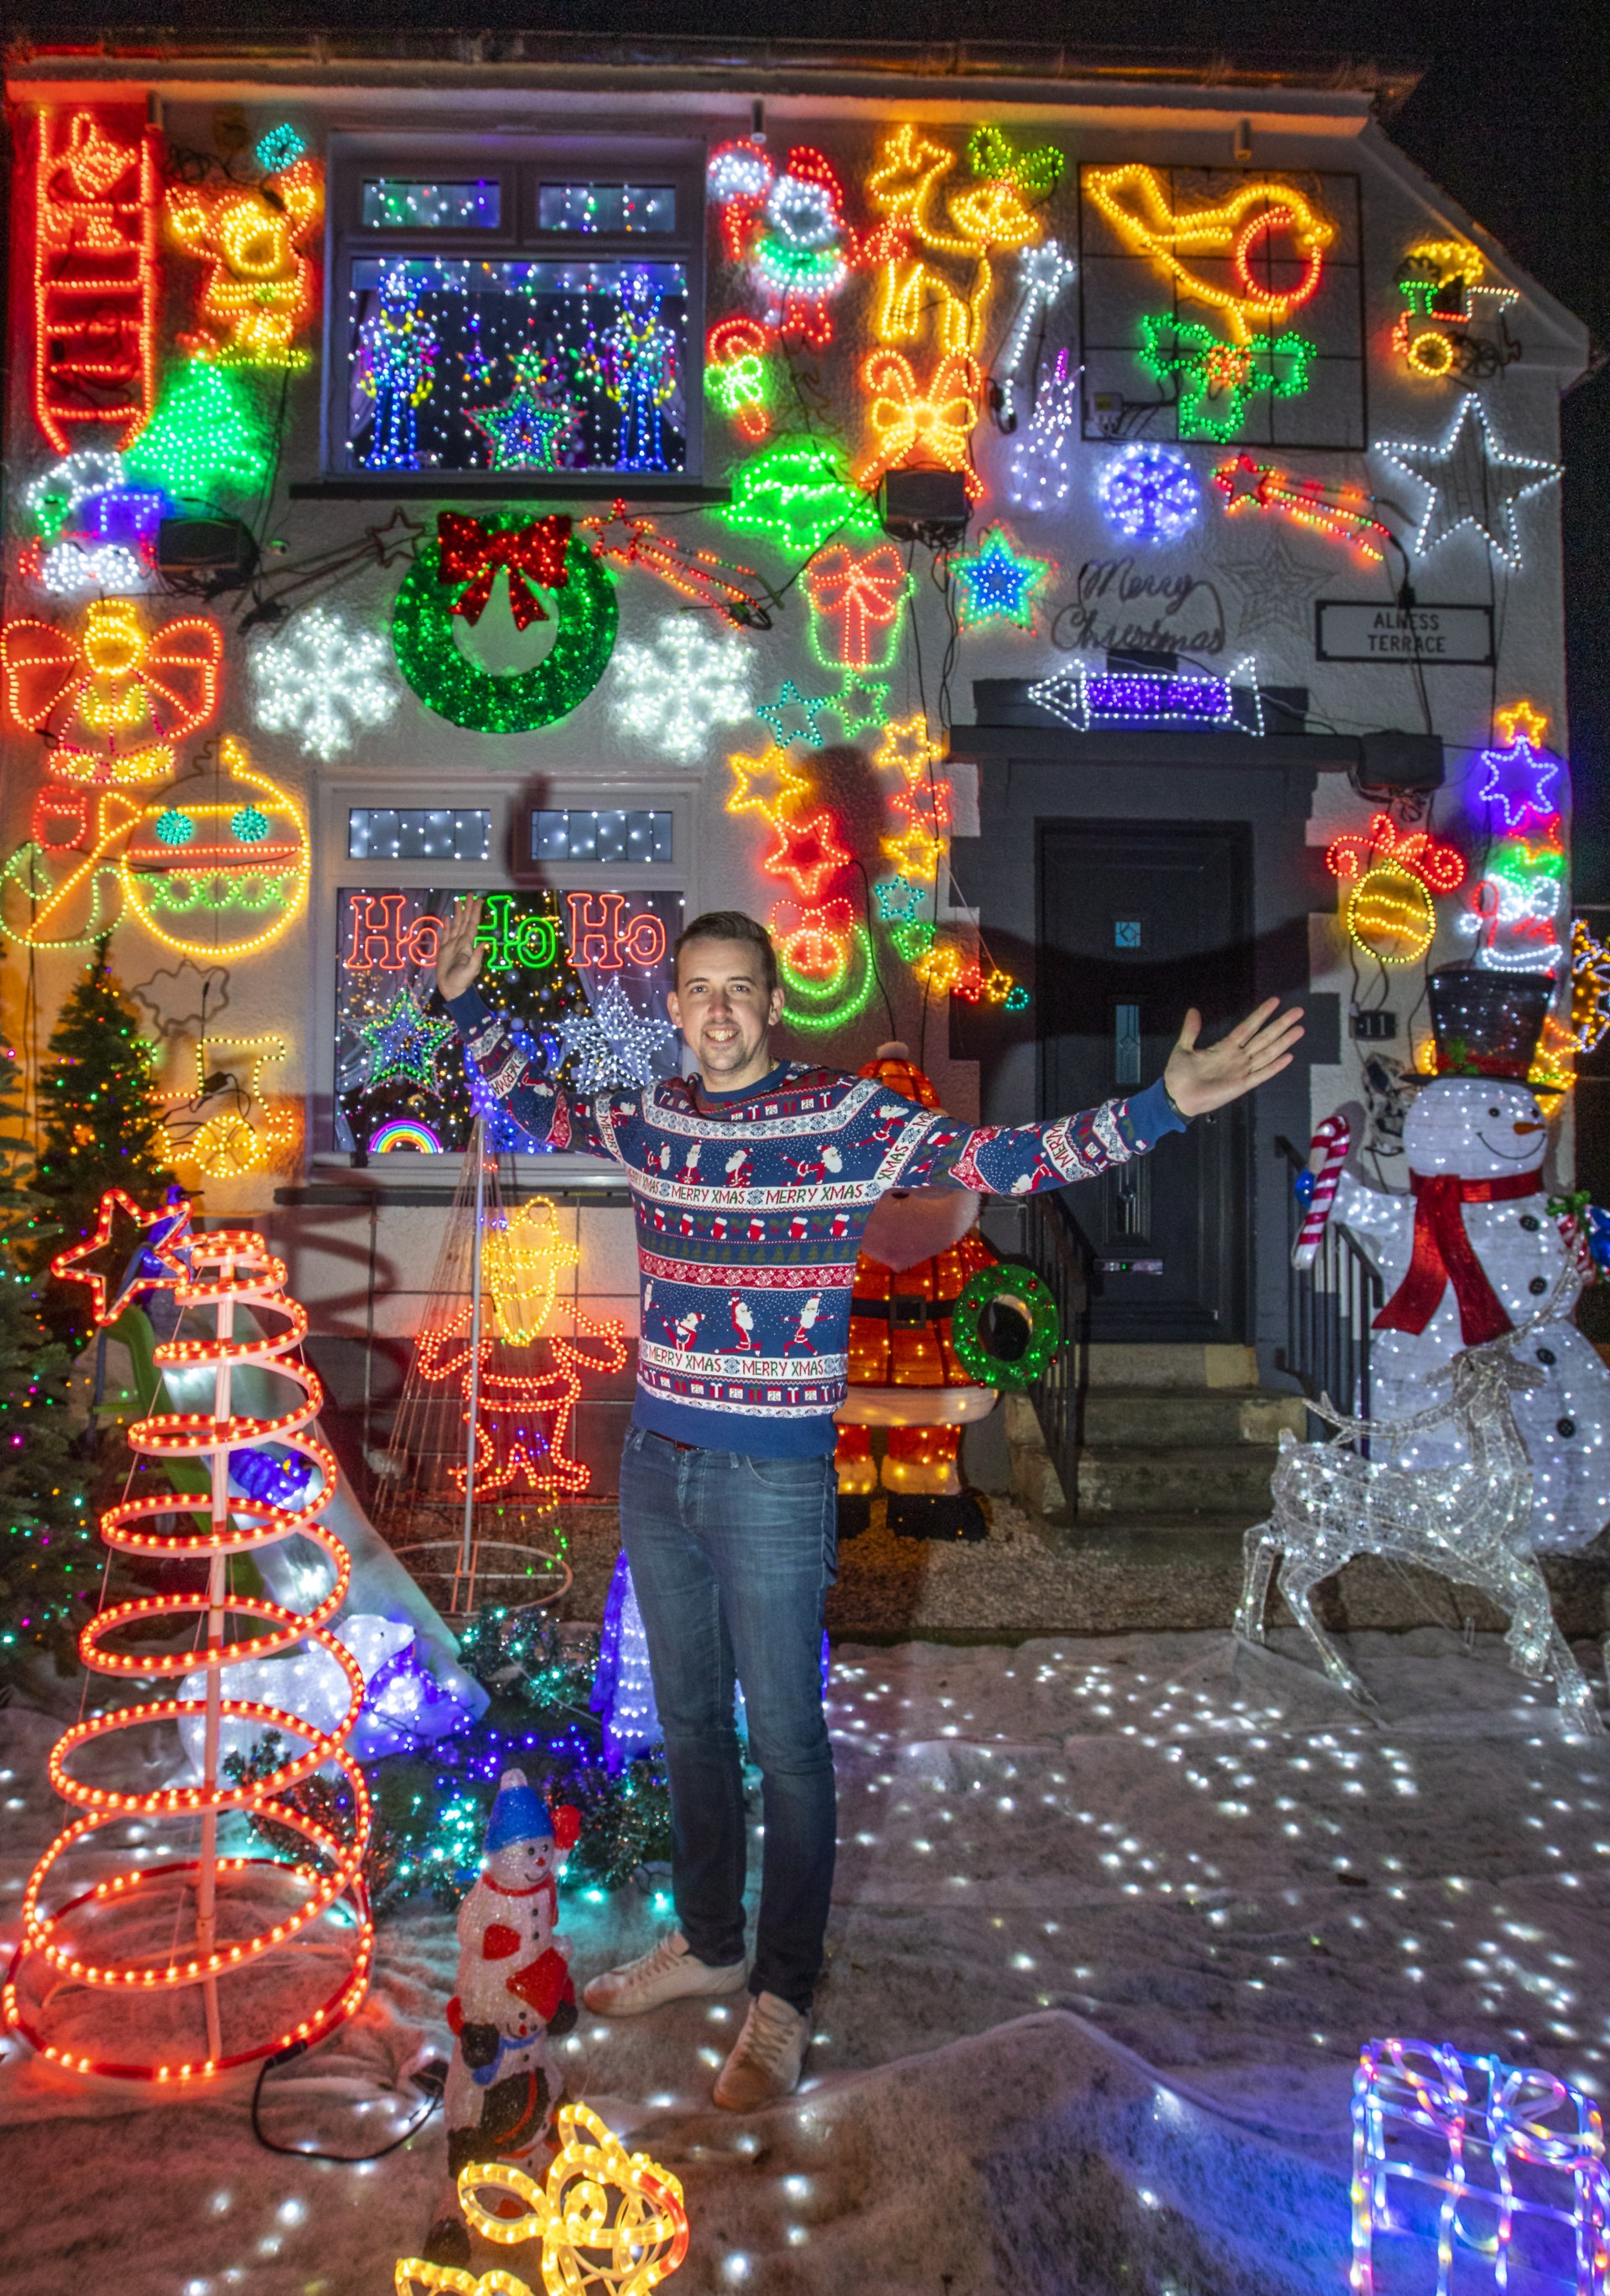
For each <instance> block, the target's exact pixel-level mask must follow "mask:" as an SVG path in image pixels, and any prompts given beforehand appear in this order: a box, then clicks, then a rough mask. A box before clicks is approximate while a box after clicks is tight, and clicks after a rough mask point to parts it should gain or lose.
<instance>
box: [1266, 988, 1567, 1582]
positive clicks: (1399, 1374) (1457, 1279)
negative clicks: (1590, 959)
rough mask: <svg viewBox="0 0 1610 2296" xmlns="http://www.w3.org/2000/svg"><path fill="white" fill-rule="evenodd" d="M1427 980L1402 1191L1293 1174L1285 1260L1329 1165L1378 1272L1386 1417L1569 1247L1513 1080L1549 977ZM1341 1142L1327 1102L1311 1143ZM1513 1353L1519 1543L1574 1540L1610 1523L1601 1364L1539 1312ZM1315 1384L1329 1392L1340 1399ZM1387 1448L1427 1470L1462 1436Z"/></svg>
mask: <svg viewBox="0 0 1610 2296" xmlns="http://www.w3.org/2000/svg"><path fill="white" fill-rule="evenodd" d="M1428 985H1429V991H1430V1000H1431V1020H1432V1029H1433V1035H1434V1037H1435V1042H1436V1055H1437V1073H1436V1075H1435V1077H1434V1078H1433V1079H1432V1080H1430V1081H1428V1082H1427V1083H1426V1084H1425V1085H1423V1086H1422V1087H1421V1088H1420V1090H1419V1092H1418V1093H1417V1095H1416V1097H1415V1100H1414V1103H1413V1104H1412V1106H1411V1107H1410V1109H1409V1115H1408V1118H1407V1119H1406V1120H1405V1123H1404V1127H1403V1146H1404V1150H1405V1152H1406V1156H1407V1160H1408V1163H1409V1193H1408V1194H1407V1195H1395V1194H1392V1195H1389V1194H1386V1193H1384V1192H1383V1191H1381V1190H1380V1189H1377V1188H1370V1187H1366V1186H1364V1185H1361V1184H1360V1182H1359V1180H1358V1179H1357V1178H1355V1177H1353V1176H1352V1174H1351V1171H1349V1170H1347V1169H1341V1171H1340V1173H1339V1176H1338V1175H1337V1174H1336V1173H1335V1171H1334V1170H1332V1171H1327V1172H1325V1173H1324V1174H1323V1175H1321V1176H1316V1175H1313V1174H1310V1175H1309V1176H1307V1177H1308V1185H1307V1186H1306V1187H1304V1185H1303V1183H1302V1181H1300V1182H1299V1192H1300V1193H1302V1195H1303V1196H1304V1199H1305V1201H1310V1200H1311V1209H1310V1215H1309V1220H1308V1223H1307V1226H1305V1229H1304V1233H1303V1241H1302V1242H1300V1243H1299V1246H1298V1251H1297V1255H1296V1256H1297V1259H1298V1261H1299V1264H1302V1262H1303V1255H1304V1252H1305V1251H1306V1253H1307V1257H1308V1258H1309V1259H1311V1258H1312V1252H1313V1245H1314V1242H1315V1241H1316V1239H1317V1234H1318V1226H1322V1225H1323V1219H1324V1218H1325V1216H1326V1214H1327V1207H1326V1205H1325V1202H1324V1195H1325V1193H1326V1192H1327V1189H1328V1187H1329V1186H1330V1185H1332V1184H1333V1182H1334V1184H1335V1199H1334V1201H1333V1202H1332V1203H1331V1204H1330V1205H1329V1207H1328V1217H1330V1218H1334V1219H1336V1220H1339V1221H1340V1222H1341V1223H1342V1225H1343V1226H1344V1227H1345V1228H1347V1229H1348V1230H1350V1231H1351V1234H1354V1235H1355V1236H1356V1237H1357V1238H1358V1239H1359V1243H1360V1245H1361V1246H1362V1248H1363V1249H1364V1251H1366V1252H1367V1253H1368V1257H1369V1258H1370V1259H1371V1260H1372V1261H1374V1263H1375V1264H1376V1267H1378V1268H1379V1269H1380V1272H1381V1275H1382V1278H1383V1281H1384V1284H1385V1287H1386V1301H1385V1305H1384V1307H1383V1308H1381V1310H1380V1312H1379V1313H1378V1314H1377V1315H1376V1318H1375V1322H1374V1326H1373V1329H1372V1332H1371V1334H1370V1356H1369V1361H1370V1416H1371V1417H1372V1418H1373V1419H1401V1418H1404V1417H1407V1416H1409V1415H1410V1414H1411V1413H1414V1412H1417V1411H1422V1410H1425V1408H1426V1407H1427V1406H1429V1405H1431V1404H1433V1403H1435V1402H1437V1401H1438V1400H1440V1399H1442V1398H1445V1397H1446V1395H1447V1392H1448V1388H1447V1382H1446V1381H1443V1382H1442V1384H1441V1385H1440V1386H1433V1384H1432V1382H1433V1377H1434V1375H1435V1374H1437V1373H1439V1372H1442V1371H1443V1370H1445V1368H1446V1366H1447V1365H1449V1364H1450V1362H1451V1360H1452V1358H1453V1357H1454V1356H1456V1355H1457V1354H1458V1352H1459V1350H1460V1349H1462V1348H1470V1347H1475V1346H1478V1345H1479V1344H1480V1343H1481V1342H1482V1341H1484V1340H1494V1339H1498V1338H1499V1337H1500V1336H1501V1335H1502V1334H1503V1333H1506V1332H1508V1331H1512V1330H1514V1328H1515V1327H1516V1324H1520V1323H1523V1322H1524V1320H1525V1319H1526V1317H1527V1316H1533V1315H1535V1314H1536V1313H1537V1309H1538V1303H1539V1301H1540V1300H1543V1299H1545V1298H1546V1297H1547V1296H1548V1293H1549V1292H1551V1291H1553V1289H1554V1286H1555V1283H1556V1279H1557V1277H1558V1276H1559V1275H1561V1273H1562V1271H1563V1270H1564V1267H1565V1263H1566V1260H1567V1259H1568V1258H1572V1257H1574V1256H1576V1255H1577V1254H1579V1253H1581V1252H1582V1251H1584V1250H1585V1249H1586V1248H1587V1244H1586V1241H1585V1238H1584V1234H1583V1224H1582V1223H1581V1222H1579V1221H1578V1220H1577V1219H1576V1218H1573V1217H1572V1216H1571V1215H1569V1214H1567V1215H1566V1216H1565V1217H1564V1218H1561V1217H1557V1216H1556V1215H1555V1214H1552V1213H1551V1212H1550V1210H1549V1209H1548V1198H1547V1196H1546V1195H1545V1193H1544V1189H1543V1177H1542V1167H1543V1158H1544V1154H1545V1152H1546V1150H1547V1148H1548V1126H1547V1124H1546V1122H1545V1119H1544V1117H1543V1112H1542V1111H1541V1109H1540V1107H1539V1106H1538V1103H1537V1100H1536V1098H1535V1096H1534V1095H1533V1094H1532V1088H1531V1087H1530V1085H1529V1084H1528V1083H1527V1081H1526V1079H1527V1077H1528V1075H1529V1073H1530V1071H1531V1069H1532V1062H1533V1059H1534V1057H1535V1054H1536V1050H1537V1041H1538V1037H1539V1034H1540V1030H1541V1029H1542V1025H1543V1020H1544V1016H1545V1014H1546V1013H1547V1012H1548V1006H1549V1004H1550V1003H1551V1001H1552V999H1553V996H1554V992H1555V984H1554V982H1553V981H1552V980H1550V979H1549V978H1548V975H1547V974H1543V973H1538V974H1532V973H1515V972H1510V973H1505V972H1461V971H1458V970H1452V969H1450V970H1448V971H1445V972H1434V973H1433V975H1432V976H1431V980H1430V982H1429V984H1428ZM1344 1143H1345V1120H1344V1119H1338V1118H1335V1117H1333V1118H1331V1119H1328V1122H1327V1124H1326V1125H1324V1126H1322V1127H1321V1128H1320V1131H1319V1133H1318V1135H1317V1136H1316V1139H1315V1149H1316V1152H1319V1151H1322V1150H1325V1149H1328V1160H1329V1162H1330V1163H1331V1164H1332V1165H1333V1166H1334V1165H1335V1162H1336V1160H1337V1159H1338V1152H1339V1151H1341V1150H1342V1149H1343V1146H1344ZM1316 1187H1317V1188H1318V1191H1319V1193H1318V1196H1317V1197H1316V1195H1315V1190H1316ZM1600 1218H1601V1216H1598V1215H1593V1214H1590V1215H1589V1223H1588V1225H1589V1226H1590V1227H1593V1228H1597V1227H1598V1225H1599V1222H1600ZM1601 1248H1602V1247H1601ZM1524 1355H1525V1357H1528V1358H1530V1360H1531V1362H1532V1365H1533V1366H1534V1367H1535V1370H1536V1373H1537V1383H1536V1384H1535V1386H1531V1387H1527V1388H1524V1389H1522V1390H1518V1391H1517V1392H1516V1396H1515V1398H1514V1402H1515V1414H1516V1421H1517V1422H1518V1423H1519V1426H1520V1430H1521V1433H1522V1436H1523V1438H1524V1441H1525V1444H1526V1448H1527V1450H1528V1452H1529V1453H1530V1454H1531V1457H1532V1479H1533V1491H1534V1497H1533V1502H1532V1546H1534V1547H1538V1548H1561V1547H1564V1548H1575V1547H1582V1546H1587V1545H1588V1544H1589V1541H1590V1540H1592V1539H1594V1538H1597V1537H1598V1533H1599V1532H1600V1531H1601V1530H1602V1529H1604V1528H1605V1525H1606V1522H1610V1441H1607V1439H1606V1438H1607V1435H1610V1372H1606V1368H1605V1365H1604V1364H1603V1363H1602V1362H1601V1361H1600V1359H1599V1357H1598V1354H1597V1353H1596V1352H1595V1350H1594V1349H1592V1348H1591V1347H1590V1346H1589V1343H1588V1341H1586V1340H1585V1339H1583V1337H1582V1335H1581V1333H1580V1332H1579V1331H1578V1330H1577V1329H1576V1327H1575V1325H1574V1324H1569V1323H1564V1322H1559V1321H1555V1322H1551V1323H1548V1324H1543V1325H1542V1326H1541V1327H1540V1329H1539V1331H1538V1332H1537V1333H1535V1335H1534V1336H1533V1337H1532V1338H1531V1339H1529V1340H1528V1341H1527V1343H1526V1347H1525V1349H1524ZM1333 1399H1334V1400H1335V1401H1336V1402H1338V1403H1339V1404H1341V1405H1342V1406H1343V1407H1344V1408H1347V1407H1351V1404H1352V1400H1353V1399H1352V1398H1347V1397H1336V1398H1333ZM1396 1456H1398V1457H1399V1458H1400V1459H1401V1462H1402V1464H1405V1465H1408V1466H1416V1467H1423V1468H1425V1469H1426V1470H1428V1471H1433V1472H1434V1471H1435V1470H1436V1469H1438V1468H1441V1467H1444V1466H1447V1465H1450V1464H1452V1463H1453V1462H1455V1461H1456V1460H1462V1459H1463V1458H1464V1457H1465V1456H1466V1450H1465V1444H1464V1442H1463V1439H1461V1438H1459V1437H1458V1436H1456V1435H1455V1434H1454V1433H1453V1432H1452V1431H1451V1430H1450V1428H1448V1427H1446V1426H1443V1427H1437V1428H1433V1429H1431V1430H1429V1431H1426V1432H1425V1433H1423V1434H1418V1435H1416V1436H1414V1437H1413V1438H1412V1439H1409V1441H1407V1442H1406V1443H1405V1444H1404V1445H1403V1447H1402V1448H1401V1451H1400V1452H1399V1453H1398V1454H1397V1455H1396Z"/></svg>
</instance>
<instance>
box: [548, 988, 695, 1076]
mask: <svg viewBox="0 0 1610 2296" xmlns="http://www.w3.org/2000/svg"><path fill="white" fill-rule="evenodd" d="M559 1040H560V1042H561V1044H562V1045H563V1047H564V1053H563V1057H564V1058H565V1059H566V1060H573V1061H574V1062H575V1063H576V1070H575V1083H576V1087H577V1089H578V1091H580V1092H599V1091H602V1090H603V1089H604V1087H606V1086H608V1085H615V1084H652V1083H653V1080H654V1078H655V1075H656V1073H657V1065H656V1060H655V1055H656V1054H658V1053H660V1052H661V1051H666V1050H669V1047H670V1046H673V1045H674V1044H675V1043H676V1041H677V1032H676V1030H675V1029H673V1028H672V1027H671V1025H670V1023H669V1021H662V1020H661V1018H660V1016H659V1014H658V1013H639V1012H638V1011H637V1009H636V1007H635V1006H634V1005H633V1004H632V1001H631V999H630V997H628V995H627V993H626V991H625V989H624V988H622V987H621V986H620V976H619V975H618V974H612V975H611V977H610V981H609V985H608V987H607V988H605V989H604V994H603V996H600V998H599V999H598V1002H597V1004H596V1005H595V1006H594V1007H593V1009H592V1011H591V1012H589V1013H571V1016H570V1018H569V1019H568V1020H564V1021H561V1022H560V1023H559Z"/></svg>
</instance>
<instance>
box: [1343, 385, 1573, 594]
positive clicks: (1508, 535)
mask: <svg viewBox="0 0 1610 2296" xmlns="http://www.w3.org/2000/svg"><path fill="white" fill-rule="evenodd" d="M1372 451H1373V452H1374V453H1376V454H1377V455H1381V456H1382V457H1383V458H1384V460H1385V461H1386V462H1389V463H1392V464H1394V465H1395V467H1396V468H1397V469H1399V470H1400V471H1403V472H1404V473H1405V474H1406V475H1407V476H1408V477H1409V478H1411V479H1413V480H1416V481H1417V483H1418V484H1419V485H1421V486H1423V487H1425V488H1426V489H1427V497H1428V498H1427V501H1426V504H1425V514H1424V516H1423V517H1422V519H1421V521H1420V525H1419V530H1418V531H1417V534H1416V536H1415V538H1414V541H1413V543H1412V545H1410V546H1411V547H1412V549H1413V551H1414V553H1415V555H1416V557H1417V558H1424V557H1425V556H1427V555H1428V554H1429V553H1430V552H1432V551H1433V550H1435V549H1436V548H1437V547H1438V546H1439V545H1440V544H1442V543H1444V542H1446V541H1447V540H1448V538H1449V537H1450V535H1452V534H1457V533H1458V531H1459V529H1460V528H1461V527H1466V526H1468V527H1473V528H1474V529H1475V531H1476V532H1477V533H1478V534H1479V535H1480V536H1481V537H1482V539H1483V542H1485V544H1486V545H1487V547H1488V549H1489V550H1490V551H1491V553H1492V554H1493V556H1494V557H1495V558H1498V559H1501V560H1502V561H1503V562H1504V564H1505V565H1506V566H1507V567H1509V568H1510V570H1512V571H1513V572H1515V573H1517V574H1518V573H1519V571H1520V570H1521V563H1522V560H1521V537H1520V529H1519V528H1518V527H1517V526H1516V516H1515V506H1516V503H1517V502H1524V500H1525V499H1526V497H1527V496H1528V495H1534V494H1538V493H1540V491H1541V489H1542V488H1544V487H1548V486H1552V485H1553V484H1554V483H1555V481H1556V480H1557V479H1558V478H1559V477H1560V475H1561V465H1560V464H1559V463H1543V462H1538V461H1534V460H1533V459H1532V458H1531V457H1529V456H1527V455H1507V454H1505V453H1504V452H1503V450H1502V449H1501V448H1500V447H1498V446H1496V445H1495V444H1494V443H1493V437H1492V429H1491V424H1490V422H1488V419H1487V410H1486V408H1485V407H1484V406H1483V404H1482V401H1481V400H1480V399H1479V398H1477V396H1476V394H1475V392H1474V391H1467V392H1466V395H1465V397H1464V398H1462V399H1461V400H1460V402H1459V406H1458V412H1457V413H1456V414H1455V415H1454V418H1453V421H1452V422H1451V423H1450V426H1449V430H1448V435H1447V437H1446V438H1445V439H1443V441H1442V445H1441V446H1440V447H1430V446H1425V445H1424V444H1422V443H1420V442H1419V441H1417V440H1407V441H1406V440H1401V439H1399V440H1383V441H1382V442H1381V444H1380V445H1379V446H1377V447H1375V448H1374V449H1373V450H1372Z"/></svg>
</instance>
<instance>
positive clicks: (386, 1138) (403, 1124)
mask: <svg viewBox="0 0 1610 2296" xmlns="http://www.w3.org/2000/svg"><path fill="white" fill-rule="evenodd" d="M399 1148H402V1149H406V1150H407V1152H409V1153H410V1154H411V1155H415V1156H439V1155H441V1154H442V1153H443V1150H442V1144H441V1143H440V1141H439V1139H438V1138H437V1136H436V1135H435V1134H434V1133H433V1132H432V1131H431V1128H430V1126H429V1125H428V1124H412V1123H410V1122H408V1120H407V1119H406V1118H404V1117H397V1118H395V1119H393V1120H392V1121H391V1122H390V1124H382V1126H381V1127H380V1129H379V1130H378V1131H377V1132H372V1133H371V1134H370V1135H369V1153H370V1155H371V1156H390V1155H391V1154H392V1153H393V1152H395V1151H396V1150H397V1149H399Z"/></svg>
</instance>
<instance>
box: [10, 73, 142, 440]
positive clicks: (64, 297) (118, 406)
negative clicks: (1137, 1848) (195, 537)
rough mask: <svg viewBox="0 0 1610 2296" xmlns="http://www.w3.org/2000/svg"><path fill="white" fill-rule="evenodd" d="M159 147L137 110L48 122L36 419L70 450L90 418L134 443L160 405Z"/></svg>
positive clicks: (40, 147) (40, 209)
mask: <svg viewBox="0 0 1610 2296" xmlns="http://www.w3.org/2000/svg"><path fill="white" fill-rule="evenodd" d="M156 143H157V135H156V130H155V129H154V128H150V127H146V126H145V124H144V121H143V120H142V119H141V118H140V116H139V114H138V113H137V112H136V111H130V110H127V109H126V108H125V109H119V111H115V112H96V111H75V112H72V113H70V114H62V113H60V112H50V111H44V112H41V113H40V115H39V125H38V144H37V151H36V153H35V159H34V414H35V416H36V418H37V422H38V424H39V428H40V430H43V431H44V433H45V437H46V438H47V439H49V440H50V442H51V445H52V446H53V447H54V448H55V449H56V452H57V453H58V454H59V455H70V454H71V452H72V451H73V448H74V447H76V446H81V445H83V444H84V443H85V440H84V433H83V431H82V430H81V428H80V427H79V426H81V425H82V424H84V423H115V424H117V426H118V435H117V437H116V438H115V439H109V440H108V441H107V442H106V443H107V444H108V445H110V446H114V447H119V448H121V447H127V446H129V445H131V444H132V442H133V440H134V439H135V438H136V434H137V433H138V432H139V431H140V430H142V429H143V428H144V424H145V423H146V422H147V421H148V420H149V419H150V416H151V412H152V407H153V406H154V405H155V403H156V322H157V173H158V171H157V163H156ZM92 435H93V434H92Z"/></svg>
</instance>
